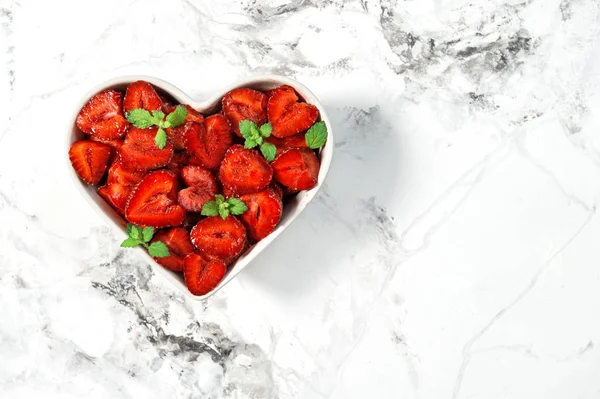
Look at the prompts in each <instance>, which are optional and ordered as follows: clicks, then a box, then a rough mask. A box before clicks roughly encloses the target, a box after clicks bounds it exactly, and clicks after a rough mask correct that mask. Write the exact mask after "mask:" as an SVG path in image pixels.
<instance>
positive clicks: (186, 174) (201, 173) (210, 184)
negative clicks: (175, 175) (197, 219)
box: [181, 165, 218, 194]
mask: <svg viewBox="0 0 600 399" xmlns="http://www.w3.org/2000/svg"><path fill="white" fill-rule="evenodd" d="M181 177H182V178H183V181H184V182H185V184H187V185H188V186H201V187H202V188H204V189H205V190H207V191H210V192H212V193H215V194H216V193H217V190H218V187H217V180H216V179H215V177H214V176H213V174H212V173H210V171H208V170H206V169H204V168H202V167H200V166H195V165H189V166H186V167H184V168H183V169H182V170H181Z"/></svg>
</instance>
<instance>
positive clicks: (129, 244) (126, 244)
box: [121, 237, 140, 248]
mask: <svg viewBox="0 0 600 399" xmlns="http://www.w3.org/2000/svg"><path fill="white" fill-rule="evenodd" d="M139 244H140V240H136V239H135V238H131V237H129V238H126V239H125V241H123V242H122V243H121V247H123V248H133V247H137V246H138V245H139Z"/></svg>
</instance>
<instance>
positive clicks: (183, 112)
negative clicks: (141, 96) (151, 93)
mask: <svg viewBox="0 0 600 399" xmlns="http://www.w3.org/2000/svg"><path fill="white" fill-rule="evenodd" d="M187 113H188V111H187V108H186V107H185V106H184V105H178V106H177V107H175V110H173V112H171V113H170V114H169V115H167V117H166V118H165V113H164V112H162V111H152V113H150V112H149V111H147V110H145V109H143V108H136V109H132V110H131V111H129V112H127V113H126V114H125V117H126V118H127V120H128V121H129V123H131V124H132V125H133V126H135V127H137V128H140V129H148V128H149V127H151V126H158V131H157V132H156V136H154V144H156V146H157V147H158V148H160V149H161V150H162V149H163V148H165V145H167V133H166V132H165V130H164V129H168V128H170V127H177V126H180V125H182V124H183V123H184V122H185V118H187Z"/></svg>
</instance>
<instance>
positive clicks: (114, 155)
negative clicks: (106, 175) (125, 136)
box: [90, 136, 124, 165]
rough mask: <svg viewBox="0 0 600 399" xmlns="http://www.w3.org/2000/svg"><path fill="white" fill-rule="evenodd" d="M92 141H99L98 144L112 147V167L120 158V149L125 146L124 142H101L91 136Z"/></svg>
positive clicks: (109, 162) (109, 160)
mask: <svg viewBox="0 0 600 399" xmlns="http://www.w3.org/2000/svg"><path fill="white" fill-rule="evenodd" d="M90 140H91V141H97V142H98V143H103V144H107V145H109V146H110V148H111V151H110V158H109V159H108V164H109V165H112V164H113V162H114V161H115V160H116V159H118V158H119V149H120V148H121V147H122V146H123V143H124V140H100V139H99V138H98V137H95V136H90Z"/></svg>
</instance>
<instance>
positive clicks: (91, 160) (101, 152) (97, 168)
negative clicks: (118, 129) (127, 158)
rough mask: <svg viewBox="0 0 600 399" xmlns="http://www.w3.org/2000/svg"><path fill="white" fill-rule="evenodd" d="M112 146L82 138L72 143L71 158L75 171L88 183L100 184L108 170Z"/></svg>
mask: <svg viewBox="0 0 600 399" xmlns="http://www.w3.org/2000/svg"><path fill="white" fill-rule="evenodd" d="M110 153H111V148H110V146H109V145H107V144H102V143H97V142H94V141H88V140H80V141H76V142H74V143H73V144H72V145H71V148H70V149H69V159H70V160H71V165H73V169H75V172H77V174H78V175H79V177H81V179H82V180H83V181H84V182H86V183H87V184H98V183H99V182H100V180H102V176H104V172H106V167H107V166H108V160H109V158H110Z"/></svg>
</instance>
